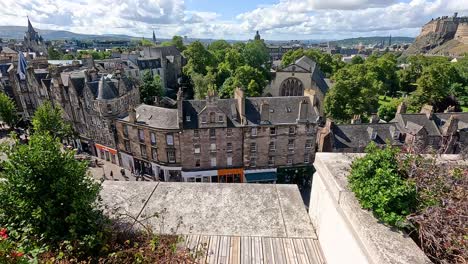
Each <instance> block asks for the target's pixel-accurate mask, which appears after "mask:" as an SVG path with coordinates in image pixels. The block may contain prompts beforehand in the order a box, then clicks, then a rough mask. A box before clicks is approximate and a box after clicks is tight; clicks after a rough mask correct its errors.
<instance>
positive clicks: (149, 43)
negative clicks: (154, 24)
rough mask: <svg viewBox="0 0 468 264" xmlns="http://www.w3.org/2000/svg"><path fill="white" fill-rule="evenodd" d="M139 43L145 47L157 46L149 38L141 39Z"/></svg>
mask: <svg viewBox="0 0 468 264" xmlns="http://www.w3.org/2000/svg"><path fill="white" fill-rule="evenodd" d="M139 44H140V46H143V47H154V46H156V45H155V44H154V42H153V41H151V40H148V39H142V40H140V43H139Z"/></svg>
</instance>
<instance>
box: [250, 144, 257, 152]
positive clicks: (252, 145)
mask: <svg viewBox="0 0 468 264" xmlns="http://www.w3.org/2000/svg"><path fill="white" fill-rule="evenodd" d="M250 152H257V143H250Z"/></svg>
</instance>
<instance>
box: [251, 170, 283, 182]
mask: <svg viewBox="0 0 468 264" xmlns="http://www.w3.org/2000/svg"><path fill="white" fill-rule="evenodd" d="M245 179H246V180H247V182H260V181H276V179H277V177H276V172H274V171H268V172H257V173H247V174H245Z"/></svg>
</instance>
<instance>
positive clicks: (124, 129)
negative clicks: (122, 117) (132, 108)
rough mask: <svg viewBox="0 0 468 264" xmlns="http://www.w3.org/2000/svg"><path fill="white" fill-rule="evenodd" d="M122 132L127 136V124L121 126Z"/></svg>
mask: <svg viewBox="0 0 468 264" xmlns="http://www.w3.org/2000/svg"><path fill="white" fill-rule="evenodd" d="M123 134H124V136H125V137H128V126H127V125H124V126H123Z"/></svg>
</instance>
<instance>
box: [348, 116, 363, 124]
mask: <svg viewBox="0 0 468 264" xmlns="http://www.w3.org/2000/svg"><path fill="white" fill-rule="evenodd" d="M361 123H362V121H361V115H354V116H353V119H351V124H361Z"/></svg>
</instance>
